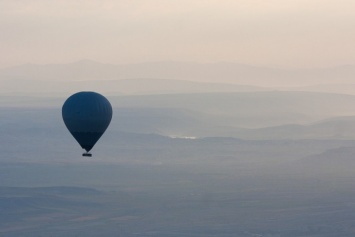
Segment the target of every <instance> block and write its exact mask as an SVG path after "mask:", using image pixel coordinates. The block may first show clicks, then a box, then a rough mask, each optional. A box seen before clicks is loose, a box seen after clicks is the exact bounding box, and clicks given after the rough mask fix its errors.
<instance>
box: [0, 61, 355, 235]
mask: <svg viewBox="0 0 355 237" xmlns="http://www.w3.org/2000/svg"><path fill="white" fill-rule="evenodd" d="M87 64H89V65H90V67H89V68H87V66H85V65H87ZM162 65H165V66H164V67H162V66H161V65H159V67H158V68H165V69H164V70H165V72H164V73H163V72H161V71H159V70H158V69H156V68H155V67H154V65H131V66H129V65H126V66H125V67H123V66H121V67H116V66H114V65H102V64H98V65H97V64H96V63H94V62H87V61H84V62H79V63H76V64H70V65H59V66H58V65H46V66H43V67H42V66H40V65H37V66H34V65H26V66H21V67H19V68H11V70H10V69H6V70H0V84H1V88H0V92H1V94H0V114H1V117H0V151H1V155H0V158H1V159H0V164H1V166H0V212H1V214H0V236H98V235H102V236H125V237H130V236H226V237H227V236H241V237H244V236H245V237H251V236H263V237H266V236H267V237H276V236H291V237H293V236H295V237H296V236H309V237H311V236H312V237H313V236H329V237H331V236H345V237H346V236H349V237H350V236H353V235H354V233H355V230H354V227H353V223H354V220H355V215H354V214H353V213H354V209H355V205H354V204H355V199H354V195H355V191H354V190H355V189H354V186H355V172H354V169H355V159H354V155H355V106H354V105H355V95H354V94H353V93H352V92H351V90H350V89H349V90H342V89H339V88H343V86H339V87H336V88H335V87H333V89H332V88H330V89H329V90H328V89H324V88H329V85H328V84H331V83H335V82H336V78H339V75H343V74H344V75H345V74H346V73H345V72H344V71H342V70H341V72H339V71H338V74H335V72H334V71H332V70H331V69H327V70H325V71H322V72H319V70H308V71H307V70H306V72H302V73H300V72H298V73H295V72H292V73H289V72H287V73H286V72H284V71H283V72H280V71H278V70H276V71H275V70H274V69H263V70H261V69H260V70H256V69H254V71H253V70H252V69H253V67H249V66H248V67H236V66H235V65H234V66H233V65H230V64H228V65H224V64H218V65H217V66H218V67H217V66H216V65H215V66H216V67H217V68H219V70H222V69H223V70H226V68H230V70H232V69H233V70H234V71H235V74H233V73H229V74H228V75H233V78H235V75H237V74H238V75H242V72H243V73H245V74H243V77H241V78H242V79H241V80H240V81H238V84H228V83H227V82H228V80H229V79H228V78H226V77H225V76H224V75H223V74H221V75H220V77H221V78H225V80H226V81H224V82H223V81H222V82H221V83H210V82H207V81H208V77H206V74H209V75H210V77H212V76H213V75H214V76H218V72H220V71H218V70H217V69H213V70H215V71H214V72H215V73H212V72H211V70H212V68H210V69H209V70H210V71H208V70H207V69H206V66H205V65H197V66H196V65H195V66H194V65H192V66H191V64H188V66H189V67H190V69H189V70H190V71H186V70H187V69H186V68H185V66H186V65H185V66H184V68H183V69H182V68H181V67H182V66H181V65H180V64H172V63H168V64H162ZM166 65H171V66H166ZM177 65H180V66H179V67H178V66H177ZM96 67H99V68H102V69H100V70H99V69H96ZM186 67H187V66H186ZM110 68H111V69H110ZM137 68H141V69H140V70H138V69H137ZM207 68H208V67H207ZM221 68H222V69H221ZM143 69H144V70H143ZM148 69H149V70H151V71H148ZM168 69H169V70H171V71H169V70H168ZM172 69H174V70H172ZM237 69H238V70H237ZM343 69H344V70H345V69H346V70H345V71H347V72H348V73H349V71H350V74H346V76H343V77H342V78H343V79H342V81H341V82H342V83H344V84H342V83H341V84H342V85H345V84H346V83H350V82H351V81H350V79H349V78H351V77H350V76H349V75H353V74H351V72H352V69H351V68H343ZM90 70H91V71H90ZM157 70H158V72H159V73H158V72H157ZM179 70H180V74H179V73H178V71H179ZM243 70H244V71H243ZM337 70H340V69H337ZM203 71H206V74H201V72H203ZM245 71H248V73H246V72H245ZM251 71H252V72H251ZM330 71H332V72H334V73H330ZM79 72H80V73H79ZM133 72H135V74H133ZM148 72H150V74H149V73H148ZM187 72H188V73H189V75H190V77H185V74H184V73H187ZM192 72H193V73H192ZM237 72H238V73H237ZM265 73H268V74H266V75H265ZM303 73H308V74H307V75H309V76H306V74H303ZM285 74H287V75H285ZM117 75H120V77H119V76H117ZM143 75H147V78H144V77H143ZM171 75H176V77H171ZM262 75H264V76H265V77H264V78H262V77H261V76H262ZM268 75H269V76H268ZM277 75H279V77H278V76H277ZM295 75H298V76H300V77H302V78H304V81H300V83H299V84H298V85H294V89H292V88H291V87H288V88H284V87H283V86H284V85H283V84H282V83H278V81H280V80H282V78H285V80H288V78H293V77H295ZM322 75H326V76H324V77H322ZM51 76H52V78H51ZM89 76H90V77H89ZM252 76H253V77H252ZM311 76H312V77H313V76H314V80H313V81H309V78H310V77H311ZM46 77H49V79H48V80H47V79H46ZM88 77H89V78H88ZM101 77H103V79H104V81H103V82H102V83H97V82H95V80H99V79H100V78H101ZM244 77H245V79H243V78H244ZM61 78H62V79H61ZM84 78H86V79H85V80H89V81H81V80H83V79H84ZM137 78H140V79H137ZM152 78H156V79H152ZM192 78H194V79H195V80H192ZM253 78H254V79H253ZM273 78H274V82H275V84H274V87H268V88H267V87H264V86H256V85H255V84H256V83H253V80H255V82H256V81H257V80H261V79H263V80H266V81H267V80H271V79H273ZM204 79H206V80H204ZM247 79H248V80H251V79H253V80H251V81H250V83H247V82H248V81H247ZM321 79H322V80H323V79H324V84H323V85H319V86H314V85H316V84H317V83H318V82H320V81H321ZM41 80H45V81H41ZM189 80H191V81H189ZM269 82H270V81H269ZM304 86H306V87H304ZM95 88H97V89H98V91H99V92H101V93H103V94H105V93H107V94H108V96H107V97H108V98H109V100H110V102H111V104H112V106H113V108H114V116H113V120H112V122H111V125H110V127H109V129H108V130H107V132H106V133H105V134H104V136H103V137H102V138H101V139H100V141H99V142H98V143H97V145H96V146H95V148H94V149H93V151H92V153H93V157H92V158H84V157H82V156H81V153H82V151H81V149H80V147H79V145H78V144H77V143H76V141H75V140H74V138H72V137H71V135H70V134H69V132H68V131H67V130H66V128H65V125H64V123H63V121H62V117H61V106H62V104H63V102H64V101H65V99H66V97H68V96H69V95H70V94H71V93H73V92H75V91H80V90H93V89H95ZM296 88H298V89H296ZM300 88H303V89H304V90H301V89H300ZM312 88H313V89H312ZM322 88H323V89H322ZM335 89H336V90H337V91H332V90H335ZM298 90H299V91H298ZM349 91H350V92H349ZM334 92H336V93H334Z"/></svg>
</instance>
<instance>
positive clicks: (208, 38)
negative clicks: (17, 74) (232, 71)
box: [0, 0, 355, 68]
mask: <svg viewBox="0 0 355 237" xmlns="http://www.w3.org/2000/svg"><path fill="white" fill-rule="evenodd" d="M81 59H92V60H96V61H99V62H103V63H113V64H122V63H123V64H125V63H135V62H150V61H164V60H173V61H193V62H219V61H230V62H239V63H245V64H253V65H264V66H277V67H290V68H295V67H327V66H336V65H343V64H355V1H354V0H120V1H119V0H117V1H114V0H0V68H2V67H7V66H12V65H17V64H22V63H40V64H48V63H68V62H74V61H78V60H81Z"/></svg>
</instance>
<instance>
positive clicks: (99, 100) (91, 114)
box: [62, 91, 112, 157]
mask: <svg viewBox="0 0 355 237" xmlns="http://www.w3.org/2000/svg"><path fill="white" fill-rule="evenodd" d="M62 116H63V120H64V123H65V126H66V127H67V128H68V130H69V132H70V133H71V134H72V135H73V137H74V138H75V140H76V141H77V142H78V143H79V144H80V146H81V147H82V148H83V149H85V150H86V152H85V153H83V156H89V157H91V154H90V153H89V151H90V150H91V149H92V148H93V146H94V145H95V143H96V142H97V141H98V140H99V139H100V137H101V136H102V134H103V133H104V132H105V130H106V129H107V127H108V125H109V124H110V122H111V118H112V107H111V104H110V102H109V101H108V100H107V99H106V98H105V97H104V96H102V95H101V94H99V93H96V92H91V91H83V92H78V93H76V94H73V95H72V96H70V97H69V98H68V99H67V100H66V101H65V102H64V104H63V107H62Z"/></svg>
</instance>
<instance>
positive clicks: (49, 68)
mask: <svg viewBox="0 0 355 237" xmlns="http://www.w3.org/2000/svg"><path fill="white" fill-rule="evenodd" d="M354 77H355V66H351V65H347V66H340V67H334V68H318V69H292V70H291V69H289V70H286V69H276V68H266V67H257V66H250V65H244V64H238V63H228V62H220V63H192V62H172V61H166V62H152V63H137V64H125V65H122V64H121V65H113V64H103V63H98V62H95V61H91V60H82V61H78V62H75V63H68V64H47V65H37V64H25V65H20V66H15V67H10V68H4V69H0V80H9V79H11V80H13V79H22V80H54V81H55V80H58V81H84V80H85V81H86V80H121V79H132V78H157V79H171V80H187V81H197V82H220V83H232V84H242V85H252V86H261V87H280V86H287V87H290V86H292V87H293V86H311V85H315V84H334V83H341V84H344V83H345V84H349V83H350V84H351V83H353V81H354Z"/></svg>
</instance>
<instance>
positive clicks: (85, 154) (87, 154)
mask: <svg viewBox="0 0 355 237" xmlns="http://www.w3.org/2000/svg"><path fill="white" fill-rule="evenodd" d="M83 156H87V157H91V156H92V155H91V154H90V153H87V152H86V153H83Z"/></svg>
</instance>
